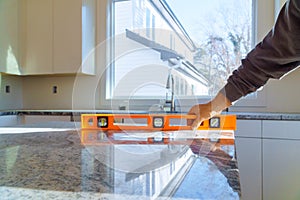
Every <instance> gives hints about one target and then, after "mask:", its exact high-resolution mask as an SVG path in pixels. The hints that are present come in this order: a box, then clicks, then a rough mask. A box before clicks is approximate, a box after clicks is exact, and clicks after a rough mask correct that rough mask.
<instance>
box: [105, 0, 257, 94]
mask: <svg viewBox="0 0 300 200" xmlns="http://www.w3.org/2000/svg"><path fill="white" fill-rule="evenodd" d="M113 8H114V9H113V14H114V17H113V19H114V22H113V23H112V24H113V28H112V29H113V37H114V38H115V39H114V42H113V47H112V49H113V51H112V52H113V56H114V57H113V66H112V67H113V69H114V70H111V74H110V78H112V80H114V82H113V86H112V87H111V89H112V90H113V91H112V94H113V96H114V97H120V98H122V97H125V98H126V97H130V98H146V99H147V98H163V97H165V95H166V83H167V79H168V77H169V76H170V74H171V75H172V77H173V80H174V81H173V82H174V94H175V96H177V97H190V96H213V95H215V94H216V92H217V91H218V90H219V89H220V88H221V87H222V86H223V85H224V84H225V82H226V80H227V78H228V76H229V75H230V74H231V73H232V71H233V70H234V69H235V68H237V67H238V66H239V65H240V63H241V59H242V58H244V57H245V55H246V54H247V52H249V50H250V49H251V45H252V42H253V39H252V21H253V20H252V18H253V15H252V0H200V1H199V0H185V1H182V0H164V1H163V0H162V1H159V0H153V1H151V0H127V1H118V0H114V1H113Z"/></svg>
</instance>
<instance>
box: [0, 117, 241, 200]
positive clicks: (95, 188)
mask: <svg viewBox="0 0 300 200" xmlns="http://www.w3.org/2000/svg"><path fill="white" fill-rule="evenodd" d="M14 128H15V129H18V128H21V129H18V131H17V132H16V131H13V129H14ZM0 132H1V134H0V193H1V199H6V200H14V199H103V200H104V199H105V200H106V199H118V200H119V199H121V200H122V199H126V200H129V199H170V197H169V195H171V196H172V199H178V200H181V199H208V198H213V199H218V198H220V195H221V196H222V197H224V198H225V197H226V198H225V199H230V200H231V199H239V198H240V196H241V191H240V182H239V174H238V165H237V163H236V160H235V159H234V146H233V145H229V146H226V147H225V148H224V149H221V148H216V146H215V145H214V143H209V142H203V141H195V142H194V143H193V144H191V145H190V146H171V147H170V146H168V145H165V144H161V145H138V144H136V145H127V146H126V145H121V146H120V145H116V146H114V145H106V146H97V145H95V146H84V145H82V143H81V140H80V130H77V129H76V126H75V125H74V123H67V124H66V123H65V122H51V123H44V124H42V123H41V124H34V125H22V126H20V127H11V129H9V128H7V127H5V129H4V128H2V129H1V128H0ZM199 170H200V171H199ZM197 171H198V173H197ZM179 174H182V178H181V179H176V178H178V177H179ZM197 176H198V178H197ZM190 177H193V179H191V178H190ZM174 180H176V181H174ZM166 188H169V189H170V188H171V190H170V191H173V192H171V193H169V194H168V196H164V195H160V194H166V193H163V191H164V190H166ZM195 191H197V192H196V193H195ZM205 191H206V192H205ZM224 198H222V199H224Z"/></svg>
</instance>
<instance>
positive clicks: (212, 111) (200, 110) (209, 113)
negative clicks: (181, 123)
mask: <svg viewBox="0 0 300 200" xmlns="http://www.w3.org/2000/svg"><path fill="white" fill-rule="evenodd" d="M229 106H231V102H230V101H229V100H228V99H227V98H226V97H225V96H224V95H223V94H222V93H221V92H219V93H218V94H217V96H216V97H215V98H214V99H213V100H212V101H210V102H208V103H205V104H198V105H194V106H193V107H192V108H191V109H190V111H189V112H188V114H189V115H196V119H194V120H188V121H187V125H188V126H191V127H192V128H193V129H197V128H198V127H199V126H200V124H201V123H202V122H203V121H204V120H207V119H210V118H212V117H213V116H215V115H217V114H220V113H221V112H222V111H223V110H224V109H226V108H228V107H229Z"/></svg>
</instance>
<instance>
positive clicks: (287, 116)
mask: <svg viewBox="0 0 300 200" xmlns="http://www.w3.org/2000/svg"><path fill="white" fill-rule="evenodd" d="M87 113H93V114H112V113H114V114H123V113H126V114H127V113H132V114H148V113H149V112H148V111H139V110H134V111H128V110H115V111H112V110H2V111H1V110H0V116H5V115H55V116H71V117H72V116H75V117H78V116H80V115H81V114H87ZM151 113H159V112H151ZM176 113H177V114H180V112H175V114H176ZM183 114H186V113H183ZM223 114H234V115H236V116H237V119H241V120H286V121H300V113H273V112H224V113H223Z"/></svg>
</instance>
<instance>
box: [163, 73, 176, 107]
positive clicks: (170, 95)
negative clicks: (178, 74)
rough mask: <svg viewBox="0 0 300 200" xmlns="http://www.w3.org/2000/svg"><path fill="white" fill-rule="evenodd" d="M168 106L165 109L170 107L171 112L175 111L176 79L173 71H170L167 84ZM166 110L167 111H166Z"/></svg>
mask: <svg viewBox="0 0 300 200" xmlns="http://www.w3.org/2000/svg"><path fill="white" fill-rule="evenodd" d="M166 89H167V91H166V102H165V103H166V104H165V107H167V108H168V107H169V108H170V111H171V112H174V111H175V99H174V78H173V75H172V72H171V70H169V75H168V79H167V84H166ZM165 110H166V109H165Z"/></svg>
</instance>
